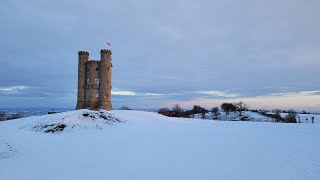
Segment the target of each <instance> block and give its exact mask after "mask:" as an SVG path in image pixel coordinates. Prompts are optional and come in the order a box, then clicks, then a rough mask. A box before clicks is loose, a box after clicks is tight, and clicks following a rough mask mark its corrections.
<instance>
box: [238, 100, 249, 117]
mask: <svg viewBox="0 0 320 180" xmlns="http://www.w3.org/2000/svg"><path fill="white" fill-rule="evenodd" d="M235 106H236V108H237V111H238V112H239V116H242V112H243V111H245V110H246V109H248V107H247V105H246V104H245V103H243V102H242V101H240V102H238V103H236V104H235Z"/></svg>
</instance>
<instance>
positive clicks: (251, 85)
mask: <svg viewBox="0 0 320 180" xmlns="http://www.w3.org/2000/svg"><path fill="white" fill-rule="evenodd" d="M319 9H320V1H319V0H193V1H192V0H159V1H150V0H122V1H119V0H90V1H89V0H88V1H83V0H63V1H59V0H54V1H53V0H52V1H43V0H28V1H27V0H1V1H0V22H1V25H0V27H1V28H0V39H1V41H0V62H1V66H0V107H1V108H6V107H56V108H57V107H70V108H72V107H75V104H76V92H77V62H78V60H77V53H78V51H80V50H86V51H89V52H90V59H99V51H100V49H104V48H108V47H107V45H106V42H107V41H112V46H111V49H112V51H113V66H114V68H113V96H112V100H113V106H114V107H115V108H117V107H120V106H122V105H128V106H130V107H134V108H158V107H163V106H172V105H173V104H176V103H179V104H181V105H182V106H183V107H185V108H188V107H191V106H192V105H193V104H199V105H203V106H206V107H212V106H215V105H219V104H220V103H222V102H234V101H239V100H242V101H244V102H245V103H247V104H248V105H249V106H250V107H252V108H265V109H272V108H275V107H279V108H284V109H287V108H290V107H292V108H296V109H308V110H317V111H320V78H319V75H320V35H319V32H320V23H319V19H320V11H319Z"/></svg>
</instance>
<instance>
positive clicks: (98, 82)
mask: <svg viewBox="0 0 320 180" xmlns="http://www.w3.org/2000/svg"><path fill="white" fill-rule="evenodd" d="M100 54H101V60H100V61H98V60H89V53H88V52H87V51H79V53H78V55H79V59H78V60H79V64H78V101H77V107H76V109H105V110H111V109H112V104H111V88H112V85H111V79H112V63H111V60H112V58H111V56H112V52H111V50H106V49H102V50H101V51H100Z"/></svg>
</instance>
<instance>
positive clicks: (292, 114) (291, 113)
mask: <svg viewBox="0 0 320 180" xmlns="http://www.w3.org/2000/svg"><path fill="white" fill-rule="evenodd" d="M287 112H288V115H287V116H286V117H285V121H286V122H287V123H297V112H296V111H295V110H293V109H289V110H288V111H287Z"/></svg>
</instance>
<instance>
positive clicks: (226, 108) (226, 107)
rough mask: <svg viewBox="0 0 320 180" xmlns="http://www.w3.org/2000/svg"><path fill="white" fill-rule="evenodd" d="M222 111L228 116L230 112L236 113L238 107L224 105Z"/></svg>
mask: <svg viewBox="0 0 320 180" xmlns="http://www.w3.org/2000/svg"><path fill="white" fill-rule="evenodd" d="M221 109H222V110H223V111H224V112H225V113H226V114H227V115H228V114H229V113H230V112H234V111H236V110H237V107H236V106H235V105H234V104H232V103H223V104H221Z"/></svg>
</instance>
